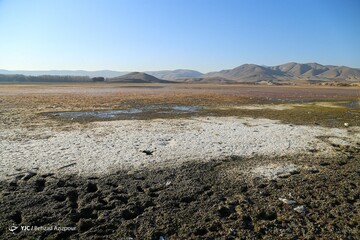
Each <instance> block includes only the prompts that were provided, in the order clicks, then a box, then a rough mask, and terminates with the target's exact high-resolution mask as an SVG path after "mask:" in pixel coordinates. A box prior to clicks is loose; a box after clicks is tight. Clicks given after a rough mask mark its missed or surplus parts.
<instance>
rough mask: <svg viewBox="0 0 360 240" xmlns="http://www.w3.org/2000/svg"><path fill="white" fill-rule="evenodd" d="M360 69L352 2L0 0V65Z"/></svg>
mask: <svg viewBox="0 0 360 240" xmlns="http://www.w3.org/2000/svg"><path fill="white" fill-rule="evenodd" d="M291 61H294V62H302V63H304V62H318V63H321V64H333V65H347V66H350V67H358V68H359V67H360V1H359V0H338V1H335V0H303V1H300V0H299V1H296V0H247V1H245V0H243V1H242V0H216V1H215V0H0V69H9V70H50V69H70V70H76V69H84V70H101V69H110V70H119V71H122V70H124V71H125V70H126V71H145V70H165V69H178V68H187V69H194V70H199V71H202V72H208V71H216V70H221V69H229V68H233V67H236V66H239V65H241V64H244V63H255V64H260V65H278V64H282V63H286V62H291Z"/></svg>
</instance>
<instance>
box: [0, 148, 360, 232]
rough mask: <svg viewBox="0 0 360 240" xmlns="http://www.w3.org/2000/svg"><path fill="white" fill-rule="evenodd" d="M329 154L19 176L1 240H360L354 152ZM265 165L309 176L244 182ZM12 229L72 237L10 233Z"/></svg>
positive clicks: (359, 171) (8, 191) (4, 186)
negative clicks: (32, 228) (85, 174)
mask: <svg viewBox="0 0 360 240" xmlns="http://www.w3.org/2000/svg"><path fill="white" fill-rule="evenodd" d="M334 148H335V150H337V151H338V152H339V154H338V156H337V157H335V158H319V157H315V156H313V157H304V156H302V157H301V156H293V157H279V158H272V159H270V158H269V159H267V158H264V157H253V158H248V159H245V158H241V157H237V156H232V157H229V158H228V159H225V160H216V161H215V160H214V161H211V162H206V163H204V162H191V163H186V164H183V165H182V166H177V167H166V168H158V169H145V170H141V171H140V170H136V171H132V172H126V171H118V172H116V173H113V174H110V175H106V176H101V177H91V178H81V177H78V176H57V175H54V174H51V173H49V174H46V175H41V176H40V175H38V174H34V173H25V174H19V175H17V176H14V177H13V179H9V180H7V181H3V182H1V183H0V191H1V198H0V199H1V205H0V238H1V239H66V238H71V239H132V238H133V239H359V236H360V225H359V224H360V213H359V211H360V201H359V198H360V181H359V180H360V150H359V149H360V146H358V147H343V146H334ZM269 162H278V163H279V162H280V163H281V162H284V163H286V162H292V163H295V164H297V165H298V166H312V168H311V169H306V168H302V169H301V170H300V171H298V172H294V173H293V174H292V175H290V176H286V177H285V178H278V179H276V180H270V179H265V178H260V177H255V176H251V175H250V174H248V173H247V172H246V169H248V167H249V166H256V165H261V164H264V163H269ZM236 169H244V171H234V170H236ZM279 198H287V199H290V200H294V201H296V203H295V204H293V205H291V204H286V203H283V202H282V201H280V200H279ZM298 206H303V207H304V208H302V210H303V212H301V210H300V211H299V212H297V211H295V210H294V208H295V207H298ZM13 225H14V226H20V225H23V226H26V225H30V226H37V227H40V226H44V227H45V226H48V227H49V226H61V227H75V230H74V231H55V230H53V231H45V230H44V231H21V230H20V228H18V229H17V230H15V231H14V233H11V232H10V231H9V230H8V229H9V227H10V226H13Z"/></svg>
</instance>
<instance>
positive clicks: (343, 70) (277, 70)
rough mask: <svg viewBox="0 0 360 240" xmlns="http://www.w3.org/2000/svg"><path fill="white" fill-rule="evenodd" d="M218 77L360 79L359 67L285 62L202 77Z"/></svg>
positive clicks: (249, 79) (276, 79) (247, 66)
mask: <svg viewBox="0 0 360 240" xmlns="http://www.w3.org/2000/svg"><path fill="white" fill-rule="evenodd" d="M213 77H220V78H225V79H229V80H234V81H237V82H260V81H269V82H281V81H289V80H319V81H321V80H323V81H360V69H356V68H349V67H339V66H324V65H321V64H318V63H305V64H302V63H286V64H282V65H278V66H272V67H267V66H259V65H255V64H244V65H241V66H239V67H236V68H234V69H229V70H222V71H219V72H211V73H207V74H205V75H204V76H203V78H213Z"/></svg>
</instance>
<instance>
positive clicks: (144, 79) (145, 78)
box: [106, 72, 171, 83]
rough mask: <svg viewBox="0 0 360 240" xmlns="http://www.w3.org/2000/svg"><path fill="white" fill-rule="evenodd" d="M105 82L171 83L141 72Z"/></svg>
mask: <svg viewBox="0 0 360 240" xmlns="http://www.w3.org/2000/svg"><path fill="white" fill-rule="evenodd" d="M106 82H112V83H115V82H116V83H171V81H167V80H162V79H158V78H156V77H154V76H151V75H149V74H146V73H143V72H132V73H129V74H126V75H123V76H120V77H114V78H108V79H106Z"/></svg>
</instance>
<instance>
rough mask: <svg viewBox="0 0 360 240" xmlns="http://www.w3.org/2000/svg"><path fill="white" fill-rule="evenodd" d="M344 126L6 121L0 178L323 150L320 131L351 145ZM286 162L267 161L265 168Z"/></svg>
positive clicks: (352, 137) (222, 120)
mask: <svg viewBox="0 0 360 240" xmlns="http://www.w3.org/2000/svg"><path fill="white" fill-rule="evenodd" d="M74 126H76V125H74ZM78 126H81V125H78ZM348 129H349V128H347V129H337V128H323V127H314V126H292V125H289V124H281V123H279V122H278V121H273V120H268V119H252V118H236V117H209V118H204V117H202V118H193V119H154V120H123V121H111V122H96V123H92V124H91V125H90V127H87V128H82V127H79V128H75V127H74V129H73V130H71V131H59V130H54V129H50V128H46V127H43V128H36V129H32V130H28V129H26V128H16V129H11V128H6V129H1V131H0V178H6V177H7V176H8V175H11V174H16V173H18V172H19V171H28V170H31V171H32V169H36V170H37V171H38V172H40V173H48V172H54V173H75V174H79V175H94V174H106V173H108V172H110V171H113V170H116V169H119V168H142V167H146V166H156V167H157V166H160V165H173V164H179V163H182V162H184V161H192V160H201V161H208V160H211V159H221V158H224V157H227V156H231V155H236V156H245V157H249V156H253V155H265V156H266V155H268V156H274V155H280V156H281V155H293V154H313V153H310V152H309V151H308V150H309V149H316V150H317V151H316V154H329V153H333V152H334V148H333V146H331V144H329V143H327V142H325V141H323V140H321V139H319V138H318V136H324V134H326V135H328V136H332V137H336V138H340V139H347V142H348V143H351V144H352V143H354V144H355V142H357V141H358V139H360V131H359V129H360V128H355V127H353V129H354V131H353V132H352V133H350V132H348V131H347V130H348ZM355 130H356V131H355ZM31 136H46V138H45V137H31ZM148 153H150V154H148ZM294 164H296V163H294ZM68 165H69V167H65V168H64V166H68ZM291 167H292V166H287V168H290V169H291ZM287 168H279V169H278V168H276V167H275V168H274V169H271V168H270V170H269V169H266V168H265V170H264V174H265V175H266V171H270V173H273V172H279V171H281V170H283V171H285V170H286V169H287ZM59 169H61V170H59ZM260 172H261V171H260ZM270 173H269V174H270ZM270 175H271V174H270Z"/></svg>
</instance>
